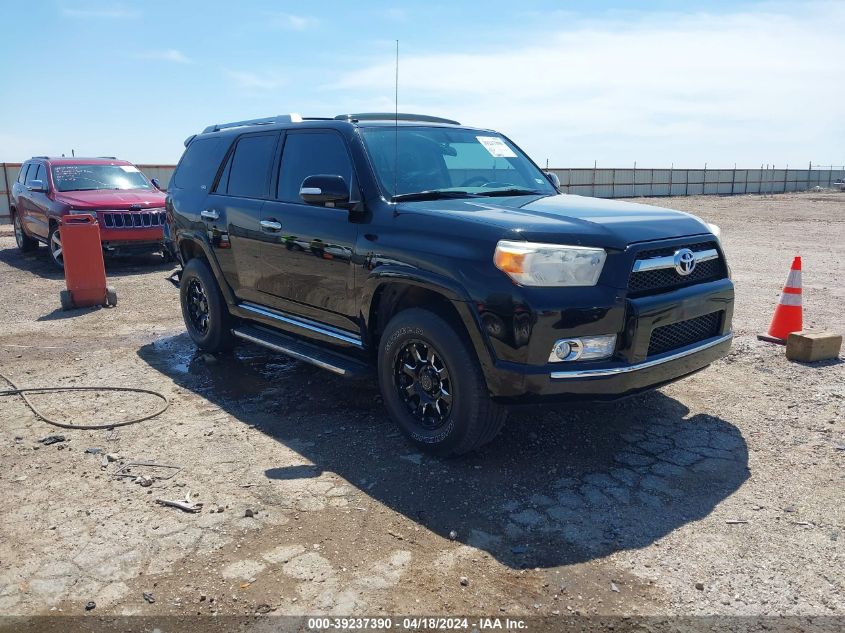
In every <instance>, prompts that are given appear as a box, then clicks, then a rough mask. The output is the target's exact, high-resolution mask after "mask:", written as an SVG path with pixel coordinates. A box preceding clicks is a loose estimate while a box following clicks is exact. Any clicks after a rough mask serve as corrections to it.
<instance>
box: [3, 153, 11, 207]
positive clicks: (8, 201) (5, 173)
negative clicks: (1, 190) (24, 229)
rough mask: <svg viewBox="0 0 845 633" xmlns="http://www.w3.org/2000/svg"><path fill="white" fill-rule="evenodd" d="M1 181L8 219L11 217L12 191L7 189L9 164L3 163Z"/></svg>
mask: <svg viewBox="0 0 845 633" xmlns="http://www.w3.org/2000/svg"><path fill="white" fill-rule="evenodd" d="M3 183H4V184H5V185H6V204H7V205H8V209H9V219H10V220H11V219H12V192H11V191H9V166H8V164H7V163H3Z"/></svg>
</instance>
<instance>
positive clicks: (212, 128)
mask: <svg viewBox="0 0 845 633" xmlns="http://www.w3.org/2000/svg"><path fill="white" fill-rule="evenodd" d="M273 123H302V117H301V116H299V115H298V114H295V113H293V112H292V113H290V114H278V115H276V116H271V117H264V118H261V119H249V120H247V121H233V122H232V123H215V124H214V125H209V126H208V127H207V128H205V129H204V130H203V131H202V133H203V134H207V133H208V132H219V131H220V130H227V129H229V128H232V127H243V126H244V125H272V124H273Z"/></svg>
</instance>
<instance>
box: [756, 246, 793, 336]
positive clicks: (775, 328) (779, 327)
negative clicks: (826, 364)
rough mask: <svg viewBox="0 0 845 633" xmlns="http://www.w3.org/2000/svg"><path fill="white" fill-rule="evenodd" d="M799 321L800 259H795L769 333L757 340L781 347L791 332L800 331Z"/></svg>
mask: <svg viewBox="0 0 845 633" xmlns="http://www.w3.org/2000/svg"><path fill="white" fill-rule="evenodd" d="M801 320H802V309H801V258H800V257H796V258H795V259H793V260H792V269H791V270H790V271H789V277H787V278H786V285H785V286H784V287H783V294H781V296H780V303H779V304H778V306H777V307H776V308H775V315H774V316H773V317H772V324H771V325H770V326H769V331H768V333H766V334H758V335H757V338H759V339H760V340H761V341H769V342H770V343H780V344H781V345H783V344H785V343H786V337H787V336H789V334H790V333H791V332H799V331H800V330H801Z"/></svg>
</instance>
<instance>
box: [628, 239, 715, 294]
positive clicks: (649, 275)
mask: <svg viewBox="0 0 845 633" xmlns="http://www.w3.org/2000/svg"><path fill="white" fill-rule="evenodd" d="M680 248H688V249H690V250H691V251H693V252H700V251H706V250H710V249H716V250H717V251H718V250H719V247H718V245H717V244H716V242H697V243H695V244H679V245H677V246H669V247H663V248H654V249H649V250H645V251H640V252H639V253H637V260H636V261H642V260H648V259H653V258H656V257H669V256H671V255H673V254H674V253H675V251H677V250H678V249H680ZM726 276H727V271H726V269H725V263H724V260H723V259H722V256H721V255H720V256H719V258H718V259H711V260H708V261H703V262H699V263H698V264H697V265H696V267H695V269H694V270H693V271H692V273H691V274H689V275H686V276H684V275H679V274H678V273H677V271H676V270H675V269H674V268H660V269H656V270H643V271H636V272H634V271H632V272H631V275H630V277H629V278H628V291H629V292H630V293H631V294H635V295H636V294H653V293H657V292H666V291H668V290H675V289H677V288H683V287H684V286H691V285H693V284H697V283H703V282H707V281H715V280H717V279H723V278H724V277H726Z"/></svg>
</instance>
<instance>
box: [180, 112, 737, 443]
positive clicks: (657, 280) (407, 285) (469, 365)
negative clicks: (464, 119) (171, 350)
mask: <svg viewBox="0 0 845 633" xmlns="http://www.w3.org/2000/svg"><path fill="white" fill-rule="evenodd" d="M185 145H186V150H185V153H184V155H183V156H182V159H181V160H180V162H179V165H178V166H177V168H176V171H175V174H174V176H173V179H172V182H171V185H170V189H169V193H168V197H167V210H168V216H169V219H170V221H171V222H172V227H171V231H170V234H171V236H172V239H173V241H174V243H173V244H172V247H173V249H174V250H175V252H177V253H178V255H179V257H180V260H181V262H182V266H183V268H182V271H181V281H180V295H181V304H182V313H183V316H184V320H185V324H186V326H187V330H188V333H189V334H190V336H191V338H192V339H193V340H194V342H195V343H196V344H197V345H198V346H199V347H200V348H201V349H203V350H206V351H209V352H217V351H222V350H227V349H229V348H231V347H232V346H233V345H234V344H235V342H236V341H238V340H243V341H249V342H252V343H256V344H258V345H263V346H265V347H268V348H270V349H272V350H277V351H279V352H283V353H285V354H288V355H290V356H292V357H294V358H297V359H300V360H303V361H306V362H309V363H312V364H314V365H317V366H319V367H323V368H325V369H327V370H329V371H332V372H334V373H336V374H340V375H342V376H358V375H362V374H368V373H371V372H372V370H375V374H376V375H377V380H378V384H379V387H380V389H381V392H382V394H383V397H384V403H385V406H386V407H387V409H388V411H389V413H390V415H391V416H392V418H393V419H394V420H395V421H396V422H397V423H398V425H399V426H400V427H401V428H402V430H403V431H404V432H405V433H406V434H407V435H408V436H409V437H410V439H411V440H412V441H413V442H414V443H415V444H416V445H417V446H418V447H420V448H423V449H427V450H430V451H433V452H436V453H439V454H459V453H463V452H466V451H470V450H472V449H474V448H476V447H478V446H480V445H482V444H484V443H485V442H488V441H490V440H491V439H492V438H493V437H495V435H496V434H497V433H498V431H499V430H500V428H501V426H502V424H503V423H504V420H505V416H506V411H507V405H508V404H512V403H521V402H545V403H556V402H561V401H568V400H572V399H591V400H595V399H613V398H619V397H623V396H627V395H630V394H634V393H637V392H640V391H643V390H646V389H652V388H654V387H658V386H660V385H664V384H666V383H668V382H671V381H673V380H677V379H678V378H681V377H684V376H687V375H689V374H691V373H693V372H695V371H698V370H700V369H702V368H704V367H706V366H707V365H708V364H710V363H712V362H713V361H714V360H716V359H718V358H720V357H722V356H724V355H725V354H726V353H727V351H728V348H729V347H730V344H731V316H732V312H733V301H734V290H733V284H732V283H731V280H730V278H729V269H728V266H727V262H726V261H725V256H724V252H723V251H722V247H721V245H720V242H719V238H718V233H719V231H718V228H717V227H715V226H714V225H710V224H706V223H705V222H703V221H702V220H700V219H698V218H696V217H695V216H693V215H689V214H687V213H681V212H679V211H672V210H669V209H663V208H658V207H653V206H647V205H641V204H633V203H630V202H622V201H612V200H601V199H595V198H586V197H581V196H574V195H563V194H561V193H560V191H559V184H558V181H557V178H556V177H555V176H554V175H553V174H549V173H544V172H543V171H542V170H541V169H540V168H538V167H537V165H536V164H535V163H534V162H532V161H531V159H530V158H528V157H527V156H526V155H525V154H524V153H523V152H522V151H521V150H520V149H519V148H518V147H517V146H516V145H515V144H514V143H512V142H511V141H510V140H509V139H508V138H507V137H505V136H503V135H501V134H499V133H498V132H494V131H492V130H482V129H473V128H468V127H464V126H462V125H460V124H459V123H457V122H456V121H451V120H447V119H440V118H436V117H429V116H422V115H405V114H398V115H394V114H392V113H391V114H350V115H341V116H338V117H335V118H334V119H324V118H319V119H318V118H302V117H300V116H298V115H285V116H278V117H271V118H267V119H259V120H252V121H239V122H235V123H227V124H219V125H212V126H210V127H208V128H206V129H205V130H204V131H203V132H202V133H201V134H197V135H194V136H191V137H190V138H188V139H187V141H186V142H185Z"/></svg>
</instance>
